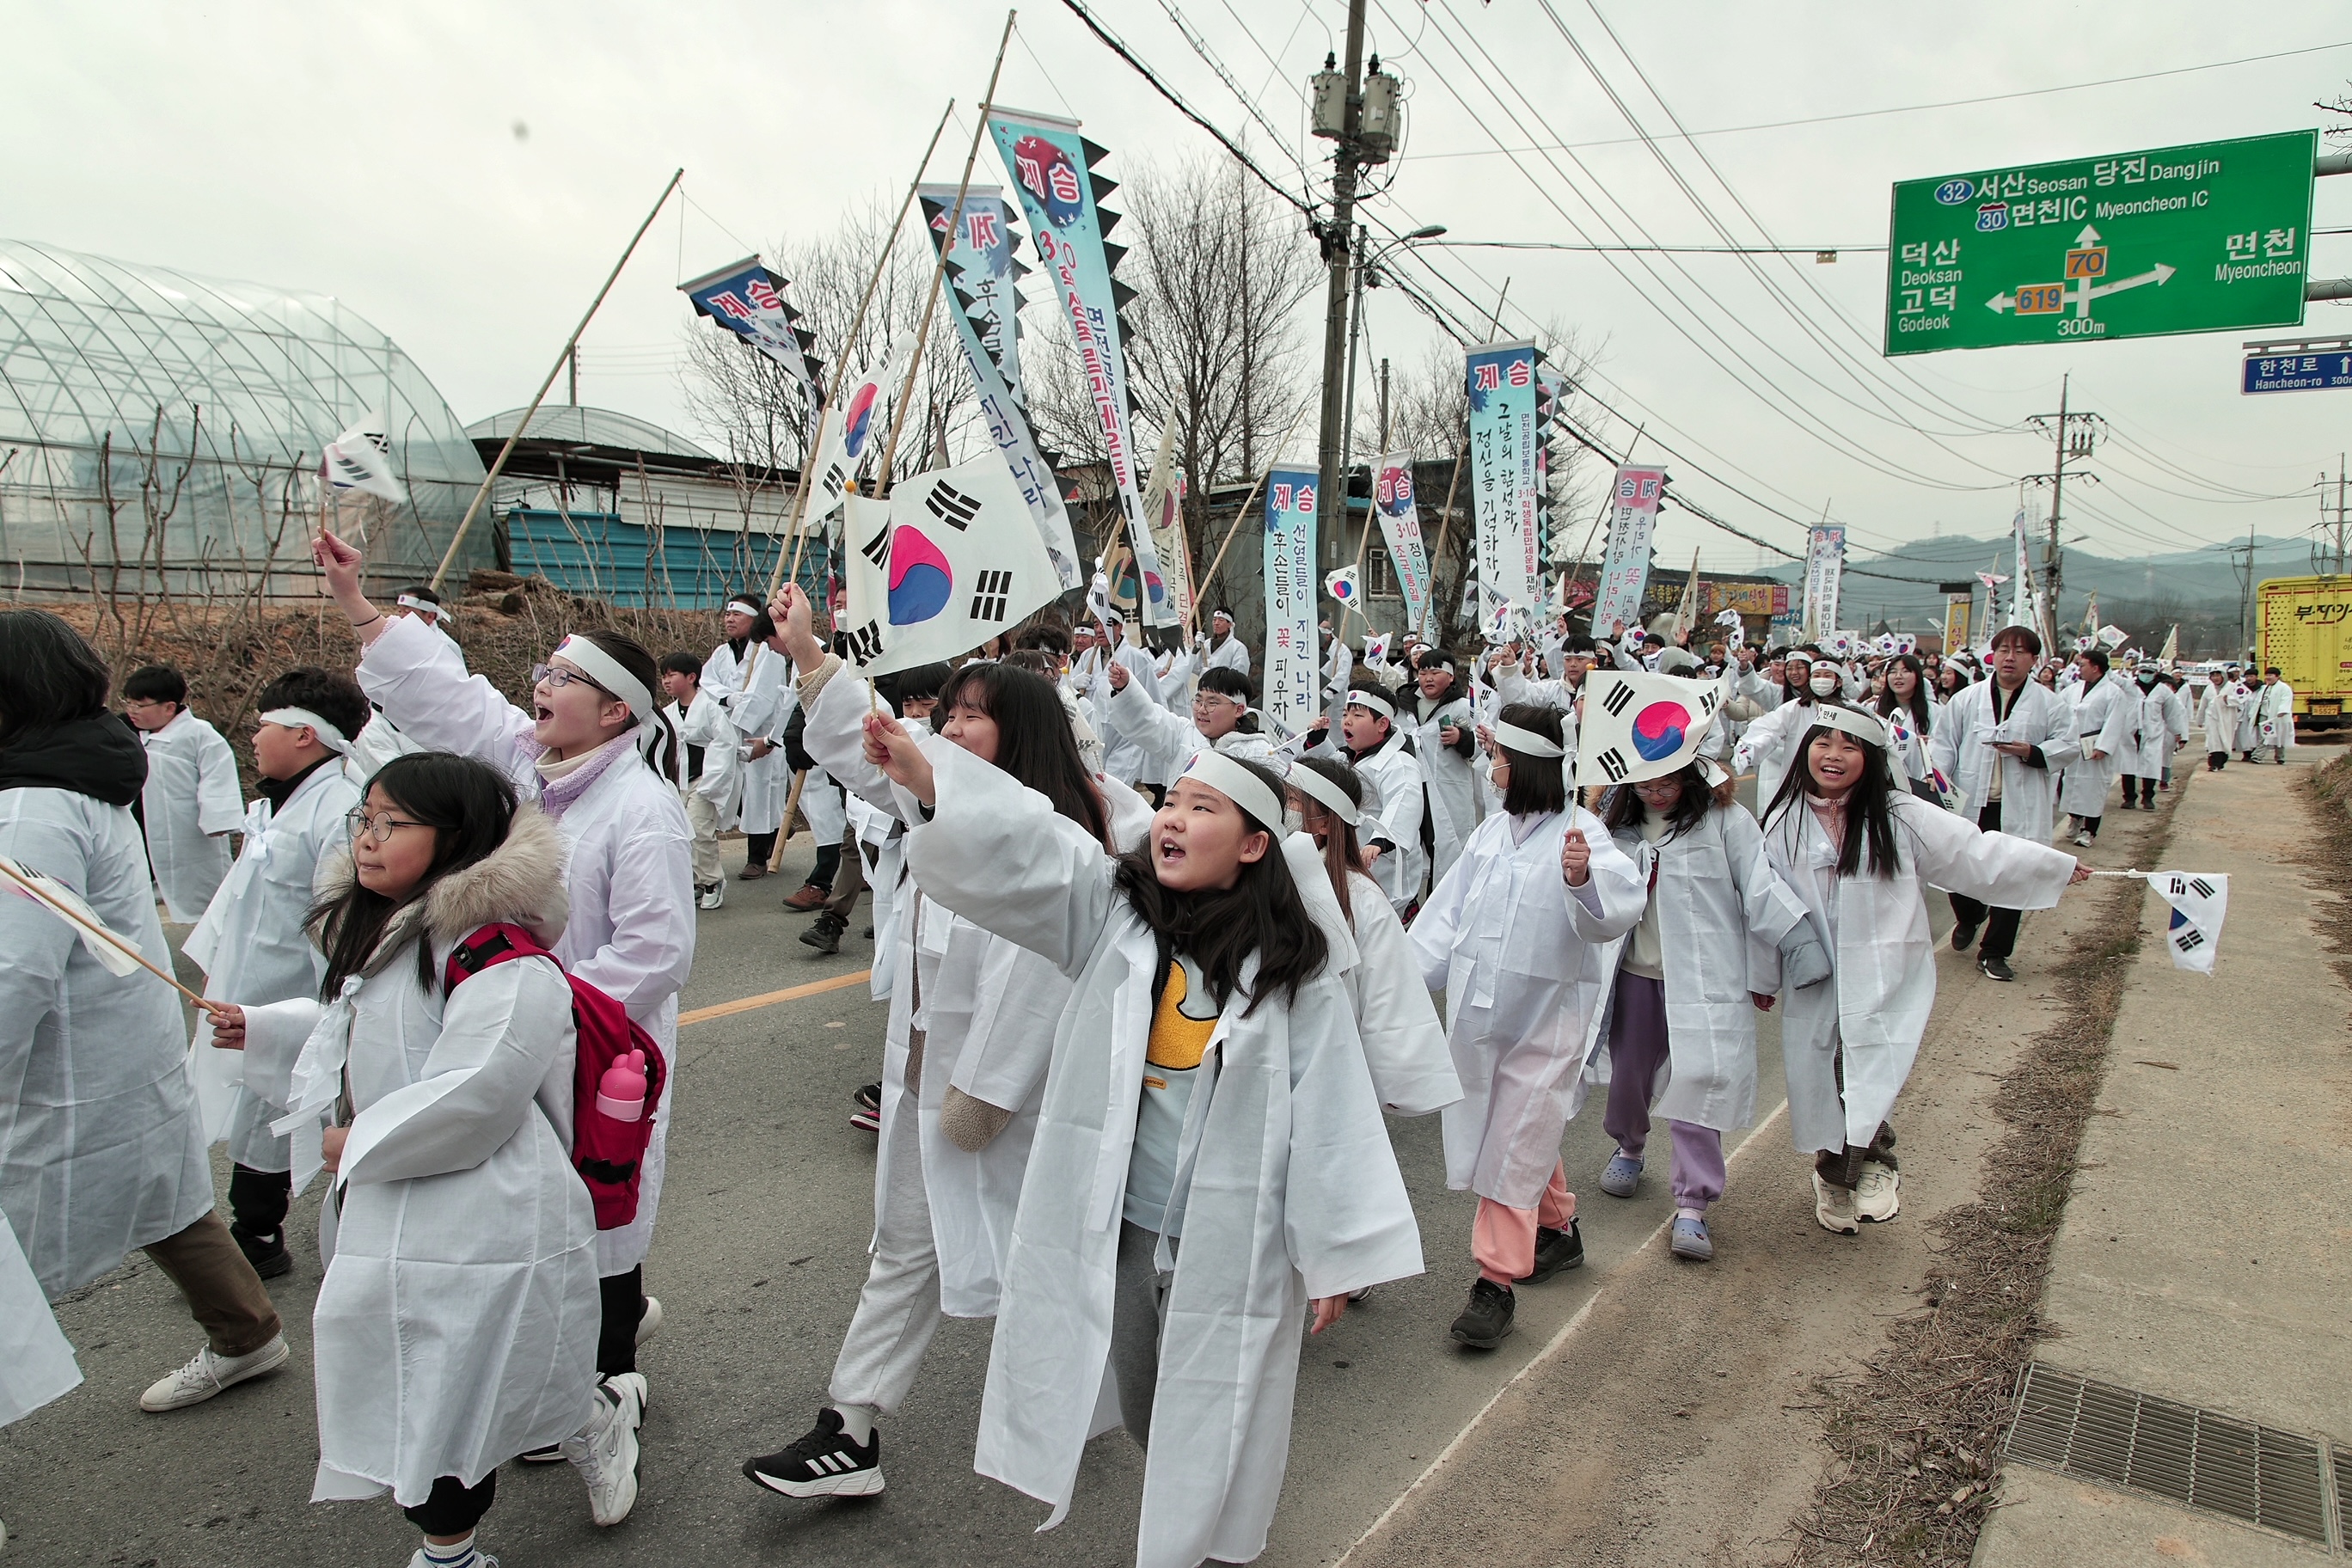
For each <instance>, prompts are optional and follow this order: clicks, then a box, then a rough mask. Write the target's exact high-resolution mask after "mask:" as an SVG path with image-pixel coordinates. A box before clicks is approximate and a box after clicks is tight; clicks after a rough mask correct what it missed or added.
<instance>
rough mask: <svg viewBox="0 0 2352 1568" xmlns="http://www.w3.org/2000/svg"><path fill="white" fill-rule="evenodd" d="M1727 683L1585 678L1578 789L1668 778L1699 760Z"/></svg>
mask: <svg viewBox="0 0 2352 1568" xmlns="http://www.w3.org/2000/svg"><path fill="white" fill-rule="evenodd" d="M1723 694H1724V683H1723V682H1722V681H1720V680H1691V679H1685V678H1684V677H1682V676H1679V675H1636V674H1633V673H1632V672H1631V671H1627V670H1594V671H1593V672H1592V673H1591V675H1588V676H1586V677H1585V678H1584V717H1583V718H1582V719H1581V720H1580V721H1578V725H1577V740H1578V745H1577V752H1576V787H1577V788H1579V789H1583V788H1585V787H1586V786H1588V785H1591V784H1639V783H1641V782H1642V781H1643V779H1655V778H1664V777H1665V776H1666V775H1667V774H1668V773H1675V772H1676V771H1678V770H1679V769H1681V768H1682V767H1683V766H1685V764H1686V763H1692V762H1694V761H1696V760H1697V757H1698V754H1699V748H1700V747H1701V746H1702V745H1704V744H1705V743H1706V733H1707V731H1708V729H1709V728H1711V727H1712V726H1713V725H1714V723H1715V715H1716V710H1717V709H1719V708H1721V707H1722V706H1723Z"/></svg>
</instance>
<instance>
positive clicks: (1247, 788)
mask: <svg viewBox="0 0 2352 1568" xmlns="http://www.w3.org/2000/svg"><path fill="white" fill-rule="evenodd" d="M1183 776H1184V777H1186V778H1188V779H1198V780H1200V781H1201V782H1202V784H1207V785H1208V786H1209V787H1210V788H1211V789H1213V790H1215V791H1216V792H1217V793H1218V794H1219V795H1223V796H1224V797H1225V798H1226V799H1228V800H1230V801H1232V802H1233V803H1234V805H1237V806H1240V807H1241V808H1242V809H1243V810H1244V811H1245V812H1247V813H1249V814H1250V815H1251V816H1254V817H1255V818H1257V819H1258V821H1259V822H1260V823H1261V824H1263V825H1264V826H1265V827H1267V828H1268V829H1270V830H1271V831H1273V832H1274V833H1275V834H1276V835H1277V836H1279V835H1280V834H1281V832H1282V802H1280V801H1279V800H1276V798H1275V795H1274V792H1273V791H1272V790H1270V789H1268V788H1266V787H1265V780H1263V779H1261V778H1259V777H1258V776H1257V775H1256V774H1255V773H1251V772H1250V771H1249V770H1248V769H1247V768H1245V767H1244V766H1242V765H1241V763H1237V762H1235V761H1234V760H1233V759H1232V758H1231V757H1228V756H1226V755H1225V754H1224V753H1223V752H1201V753H1200V754H1199V755H1198V756H1196V757H1194V758H1193V759H1192V763H1190V764H1189V765H1188V766H1187V767H1186V768H1185V769H1184V773H1183Z"/></svg>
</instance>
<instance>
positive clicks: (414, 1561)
mask: <svg viewBox="0 0 2352 1568" xmlns="http://www.w3.org/2000/svg"><path fill="white" fill-rule="evenodd" d="M408 1568H434V1565H433V1559H432V1558H430V1557H427V1556H425V1548H423V1547H422V1546H420V1547H418V1548H417V1549H416V1555H415V1556H414V1557H411V1558H410V1559H409V1560H408ZM469 1568H499V1560H498V1559H497V1558H495V1557H493V1556H491V1555H490V1554H489V1553H488V1552H485V1551H483V1550H482V1549H481V1548H480V1547H478V1546H477V1547H475V1548H474V1560H473V1562H472V1563H471V1564H469Z"/></svg>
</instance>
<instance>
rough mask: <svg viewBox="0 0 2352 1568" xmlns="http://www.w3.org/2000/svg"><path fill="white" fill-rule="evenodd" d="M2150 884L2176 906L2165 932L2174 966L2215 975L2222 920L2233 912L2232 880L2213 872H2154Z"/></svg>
mask: <svg viewBox="0 0 2352 1568" xmlns="http://www.w3.org/2000/svg"><path fill="white" fill-rule="evenodd" d="M2147 885H2148V886H2149V887H2151V888H2154V889H2156V890H2157V893H2158V896H2160V897H2161V898H2162V899H2163V900H2164V901H2165V902H2166V903H2168V904H2170V905H2171V906H2172V920H2171V921H2170V923H2169V924H2168V927H2167V929H2166V931H2165V933H2164V945H2165V948H2166V950H2167V951H2168V952H2170V953H2171V954H2172V967H2173V968H2175V969H2193V970H2195V971H2196V972H2197V973H2200V974H2210V973H2213V954H2214V952H2215V950H2216V949H2218V948H2219V947H2220V946H2221V919H2222V917H2223V916H2224V915H2227V914H2228V913H2229V912H2230V879H2229V878H2227V877H2224V876H2221V874H2219V873H2218V872H2213V871H2151V872H2149V873H2148V874H2147Z"/></svg>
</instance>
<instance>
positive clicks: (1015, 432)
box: [917, 185, 1085, 589]
mask: <svg viewBox="0 0 2352 1568" xmlns="http://www.w3.org/2000/svg"><path fill="white" fill-rule="evenodd" d="M917 195H919V196H920V197H921V198H922V203H923V219H924V223H925V225H926V226H928V227H929V230H930V234H931V243H932V244H933V245H934V246H941V247H945V248H946V250H947V258H948V270H949V272H950V275H951V276H952V277H953V278H954V279H955V288H954V289H953V290H952V292H953V294H954V299H953V300H951V301H950V310H951V313H952V314H953V315H954V317H955V322H956V331H957V336H959V337H960V338H961V339H962V341H963V357H964V363H965V365H966V367H967V368H969V369H970V370H971V383H972V387H973V389H974V390H975V391H976V392H977V393H978V394H979V395H980V412H981V417H982V418H983V419H985V420H986V421H987V422H988V435H989V438H990V439H991V440H992V441H993V442H995V443H996V450H997V452H998V454H999V455H1000V456H1002V457H1003V459H1004V466H1005V468H1008V469H1009V470H1011V472H1012V475H1013V483H1014V484H1015V485H1017V486H1019V487H1020V489H1021V494H1022V496H1023V498H1024V499H1025V500H1027V501H1028V503H1029V515H1030V517H1031V518H1032V519H1033V520H1034V521H1035V522H1036V524H1037V534H1038V537H1039V538H1041V539H1043V540H1044V541H1045V553H1046V554H1047V555H1049V556H1051V557H1052V558H1053V561H1054V571H1055V574H1057V575H1058V576H1059V577H1060V578H1061V581H1062V586H1063V587H1064V588H1066V589H1068V588H1075V587H1076V586H1077V585H1078V584H1080V583H1081V582H1083V581H1085V578H1084V577H1083V576H1082V575H1081V573H1080V570H1079V565H1078V547H1077V542H1076V539H1075V538H1074V537H1073V536H1072V534H1071V532H1070V515H1069V512H1068V510H1066V508H1064V506H1063V505H1062V497H1061V492H1060V491H1059V490H1058V489H1055V484H1054V472H1053V470H1052V469H1051V468H1048V467H1046V465H1045V458H1043V457H1042V456H1041V455H1040V454H1039V453H1038V450H1037V437H1036V433H1035V431H1034V429H1032V427H1031V426H1030V423H1029V410H1028V406H1027V405H1026V404H1024V402H1023V401H1022V396H1021V377H1020V364H1021V351H1020V337H1021V322H1020V317H1019V315H1018V314H1017V310H1018V308H1019V304H1020V300H1019V298H1018V296H1016V295H1015V294H1014V292H1013V214H1012V212H1011V210H1010V209H1009V208H1008V207H1007V206H1006V205H1005V203H1004V198H1003V196H1002V195H998V194H997V193H996V192H995V191H992V190H989V191H967V192H965V193H964V197H963V216H962V220H961V222H959V223H958V224H957V225H956V233H955V236H954V238H953V240H952V242H950V238H949V236H948V233H947V228H948V220H949V218H950V216H953V215H954V213H955V211H956V187H955V186H953V185H924V186H922V187H920V188H919V191H918V192H917Z"/></svg>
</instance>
